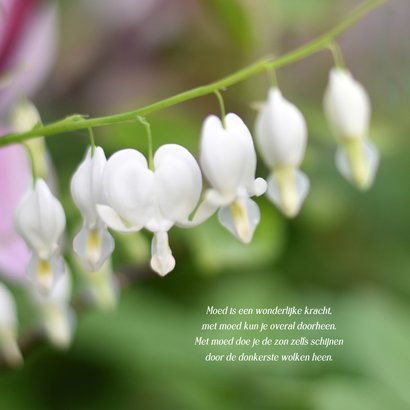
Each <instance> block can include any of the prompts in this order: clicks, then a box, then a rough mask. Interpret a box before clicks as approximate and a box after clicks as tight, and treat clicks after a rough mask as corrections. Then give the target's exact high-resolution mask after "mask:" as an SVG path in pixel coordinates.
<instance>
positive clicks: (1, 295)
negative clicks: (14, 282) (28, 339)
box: [0, 283, 23, 366]
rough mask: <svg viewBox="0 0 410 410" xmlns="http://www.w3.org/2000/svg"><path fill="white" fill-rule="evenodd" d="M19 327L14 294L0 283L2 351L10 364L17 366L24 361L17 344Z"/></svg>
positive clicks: (0, 340)
mask: <svg viewBox="0 0 410 410" xmlns="http://www.w3.org/2000/svg"><path fill="white" fill-rule="evenodd" d="M17 327H18V320H17V314H16V304H15V302H14V298H13V295H12V294H11V292H10V291H9V290H8V289H7V288H6V287H5V286H4V285H3V284H2V283H0V352H1V354H2V356H3V357H4V359H5V361H6V362H7V363H8V364H9V365H10V366H17V365H19V364H21V362H22V361H23V358H22V356H21V352H20V348H19V346H18V344H17Z"/></svg>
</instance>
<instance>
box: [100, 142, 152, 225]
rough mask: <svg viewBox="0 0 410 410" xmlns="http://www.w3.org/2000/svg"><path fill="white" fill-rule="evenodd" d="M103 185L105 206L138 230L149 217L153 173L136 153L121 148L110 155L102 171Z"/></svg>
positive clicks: (150, 215) (141, 156)
mask: <svg viewBox="0 0 410 410" xmlns="http://www.w3.org/2000/svg"><path fill="white" fill-rule="evenodd" d="M103 187H104V194H105V201H106V203H107V205H108V206H110V207H111V208H113V210H114V211H115V212H116V213H117V214H118V215H119V216H120V217H121V218H122V219H123V220H124V221H127V223H129V224H130V225H134V226H135V227H138V229H140V228H141V227H143V226H144V225H145V224H146V222H147V221H148V220H149V219H150V218H152V217H153V215H154V192H155V189H154V174H153V172H152V171H150V170H149V169H148V165H147V160H146V159H145V157H144V156H143V155H142V154H141V153H140V152H138V151H136V150H133V149H125V150H121V151H118V152H116V153H115V154H114V155H112V156H111V157H110V159H109V160H108V161H107V165H106V167H105V170H104V175H103ZM112 227H114V225H112ZM114 229H115V228H114Z"/></svg>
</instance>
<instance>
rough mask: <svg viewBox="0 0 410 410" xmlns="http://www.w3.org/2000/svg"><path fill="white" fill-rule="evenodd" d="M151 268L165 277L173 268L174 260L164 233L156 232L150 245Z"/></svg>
mask: <svg viewBox="0 0 410 410" xmlns="http://www.w3.org/2000/svg"><path fill="white" fill-rule="evenodd" d="M151 254H152V257H151V268H152V270H153V271H155V272H157V273H158V274H159V275H160V276H165V275H167V274H168V273H169V272H171V271H172V270H173V269H174V268H175V259H174V257H173V256H172V252H171V248H170V247H169V244H168V234H167V233H166V232H156V233H155V234H154V238H153V239H152V245H151Z"/></svg>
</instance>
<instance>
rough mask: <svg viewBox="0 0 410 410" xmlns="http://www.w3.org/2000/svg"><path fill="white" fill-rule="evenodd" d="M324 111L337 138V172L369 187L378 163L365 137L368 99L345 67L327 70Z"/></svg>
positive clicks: (373, 150) (362, 186) (371, 146)
mask: <svg viewBox="0 0 410 410" xmlns="http://www.w3.org/2000/svg"><path fill="white" fill-rule="evenodd" d="M324 111H325V115H326V117H327V120H328V122H329V124H330V126H331V128H332V129H333V131H334V133H335V134H336V136H337V137H338V138H339V139H340V142H341V146H340V147H339V148H338V150H337V152H336V165H337V168H338V169H339V172H340V173H341V174H342V175H343V176H344V177H345V178H346V179H348V180H349V181H351V182H353V183H354V184H356V185H357V186H358V187H359V188H361V189H367V188H369V187H370V186H371V184H372V182H373V180H374V177H375V174H376V171H377V167H378V163H379V154H378V151H377V148H376V147H375V146H374V145H373V144H372V143H371V142H370V140H369V139H368V131H369V122H370V114H371V107H370V100H369V97H368V95H367V93H366V90H365V89H364V88H363V86H362V85H361V84H360V83H358V82H357V81H356V80H355V79H354V78H353V77H352V75H351V74H350V72H349V71H347V70H344V69H340V68H334V69H332V70H331V71H330V75H329V83H328V85H327V88H326V91H325V95H324Z"/></svg>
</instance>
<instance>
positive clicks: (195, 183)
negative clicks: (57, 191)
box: [97, 144, 202, 275]
mask: <svg viewBox="0 0 410 410" xmlns="http://www.w3.org/2000/svg"><path fill="white" fill-rule="evenodd" d="M153 164H154V169H153V170H151V169H149V167H148V163H147V160H146V158H145V157H144V156H143V155H142V154H141V153H140V152H138V151H136V150H132V149H125V150H121V151H118V152H117V153H115V154H114V155H113V156H112V157H111V158H110V159H109V160H108V161H107V164H106V167H105V170H104V175H103V186H104V201H105V203H103V204H99V205H98V206H97V209H98V213H99V215H100V217H101V219H102V220H103V221H104V222H105V223H106V224H107V225H108V226H109V227H110V228H112V229H114V230H117V231H120V232H135V231H138V230H140V229H142V228H146V229H147V230H149V231H151V232H154V234H155V235H154V239H153V244H152V259H151V266H152V268H153V269H154V270H155V271H156V272H158V273H159V274H161V275H165V274H167V273H168V272H170V271H171V270H172V269H173V268H174V266H175V260H174V258H173V256H172V253H171V250H170V248H169V245H168V235H167V231H168V230H169V229H170V228H171V227H172V226H173V225H175V224H180V223H181V224H183V223H184V222H185V221H187V220H188V217H189V215H190V213H191V212H192V211H193V210H194V208H195V206H196V204H197V202H198V199H199V196H200V194H201V191H202V176H201V171H200V169H199V166H198V164H197V162H196V160H195V159H194V157H193V156H192V155H191V154H190V153H189V151H188V150H186V149H185V148H183V147H182V146H180V145H176V144H169V145H164V146H162V147H160V148H159V149H158V151H157V152H156V153H155V156H154V158H153Z"/></svg>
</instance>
